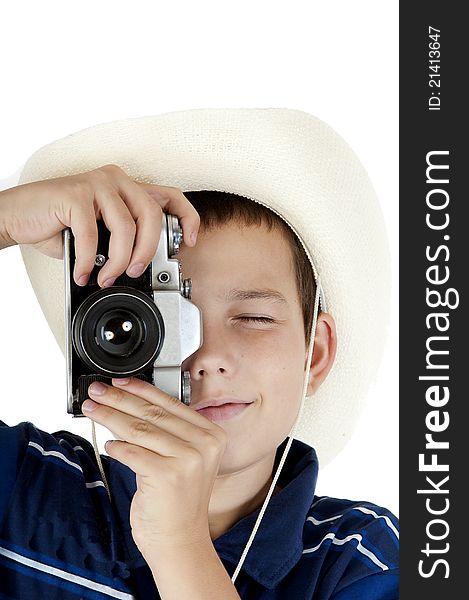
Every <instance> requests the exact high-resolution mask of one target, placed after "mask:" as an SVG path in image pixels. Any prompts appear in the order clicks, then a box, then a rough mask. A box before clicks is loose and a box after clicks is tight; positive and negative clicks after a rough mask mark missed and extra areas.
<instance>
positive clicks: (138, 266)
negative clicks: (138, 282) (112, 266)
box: [127, 263, 145, 277]
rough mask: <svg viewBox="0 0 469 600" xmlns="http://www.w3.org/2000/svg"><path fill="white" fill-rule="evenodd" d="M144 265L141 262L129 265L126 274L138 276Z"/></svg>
mask: <svg viewBox="0 0 469 600" xmlns="http://www.w3.org/2000/svg"><path fill="white" fill-rule="evenodd" d="M144 266H145V265H144V264H143V263H137V264H135V265H132V266H131V267H129V269H128V271H127V274H128V275H132V277H138V276H139V275H141V274H142V273H143V268H144Z"/></svg>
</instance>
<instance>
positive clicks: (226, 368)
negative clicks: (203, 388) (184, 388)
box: [181, 324, 234, 381]
mask: <svg viewBox="0 0 469 600" xmlns="http://www.w3.org/2000/svg"><path fill="white" fill-rule="evenodd" d="M233 368H234V356H233V355H232V353H231V350H230V344H229V343H228V340H227V339H226V338H225V337H224V336H223V335H222V334H221V333H220V331H219V330H217V331H216V330H215V328H214V327H212V328H210V327H206V326H205V324H204V330H203V343H202V346H201V347H200V348H199V349H198V350H197V351H196V352H194V353H193V354H191V356H189V357H188V358H187V359H186V360H185V361H184V362H183V363H182V365H181V369H182V370H183V371H189V372H190V376H191V380H192V381H200V380H202V379H203V378H206V377H207V376H215V375H222V376H226V375H228V374H230V373H231V372H232V371H233Z"/></svg>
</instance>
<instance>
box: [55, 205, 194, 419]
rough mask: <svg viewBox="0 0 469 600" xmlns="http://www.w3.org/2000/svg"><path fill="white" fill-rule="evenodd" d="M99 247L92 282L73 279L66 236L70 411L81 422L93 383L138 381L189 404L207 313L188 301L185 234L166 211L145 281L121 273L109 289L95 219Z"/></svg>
mask: <svg viewBox="0 0 469 600" xmlns="http://www.w3.org/2000/svg"><path fill="white" fill-rule="evenodd" d="M97 226H98V248H97V254H96V260H95V266H94V268H93V270H92V272H91V274H90V277H89V280H88V283H87V284H86V285H85V286H79V285H77V284H76V283H75V281H74V280H73V268H74V265H75V244H74V236H73V233H72V231H71V229H70V228H68V229H65V230H64V232H63V243H64V270H65V350H66V354H65V357H66V368H67V412H68V413H70V414H72V415H73V416H75V417H78V416H83V413H82V411H81V405H82V404H83V402H84V400H86V398H88V386H89V385H90V384H91V383H92V382H93V381H103V382H105V383H108V384H110V383H111V379H112V378H113V377H114V378H116V377H139V378H141V379H144V380H145V381H148V382H151V383H152V384H153V385H155V386H156V387H158V388H160V389H161V390H162V391H164V392H166V393H167V394H169V395H171V396H174V397H176V398H178V399H179V400H181V402H184V404H186V405H189V404H190V395H191V389H190V374H189V372H188V371H184V372H183V373H181V364H182V362H183V361H184V360H185V359H186V358H187V357H188V356H190V355H191V354H193V353H194V352H195V351H196V350H198V348H200V346H201V345H202V331H203V328H202V313H201V311H200V309H199V308H198V307H197V306H196V305H195V304H193V303H192V302H190V298H191V290H192V282H191V280H190V279H185V280H183V279H182V273H181V270H182V268H181V263H180V261H179V260H178V259H177V258H175V256H176V255H177V253H178V252H179V246H180V243H181V240H182V229H181V227H180V224H179V220H178V218H177V217H175V216H174V215H170V214H167V213H163V216H162V227H161V235H160V240H159V244H158V248H157V251H156V254H155V256H154V257H153V259H152V261H151V263H150V264H149V266H148V267H147V269H146V270H145V271H144V272H143V273H142V275H141V276H140V277H135V278H134V277H128V275H126V273H123V274H122V275H120V276H119V277H118V278H117V279H116V281H115V282H114V284H113V285H112V286H111V287H109V288H100V287H99V285H98V283H97V280H98V274H99V270H100V269H101V267H102V266H103V265H104V263H105V262H106V260H107V258H108V250H109V238H110V232H109V231H108V229H107V228H106V226H105V224H104V222H103V221H101V220H100V221H97Z"/></svg>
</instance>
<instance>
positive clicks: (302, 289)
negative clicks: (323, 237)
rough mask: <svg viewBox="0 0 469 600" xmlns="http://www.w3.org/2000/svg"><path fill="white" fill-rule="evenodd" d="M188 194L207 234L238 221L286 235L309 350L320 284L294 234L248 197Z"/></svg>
mask: <svg viewBox="0 0 469 600" xmlns="http://www.w3.org/2000/svg"><path fill="white" fill-rule="evenodd" d="M184 195H185V196H186V198H187V199H188V200H189V202H190V203H191V204H192V205H193V206H194V208H195V209H196V211H197V212H198V213H199V215H200V221H201V227H203V228H204V229H206V230H207V231H210V230H212V229H214V228H216V227H220V226H222V225H223V224H225V223H229V222H230V221H234V222H235V223H240V224H244V225H246V226H248V227H249V226H257V227H260V226H261V225H262V224H263V225H265V226H266V227H267V230H268V231H272V228H276V229H277V230H279V231H280V232H281V233H282V235H283V237H284V239H285V240H286V241H287V243H288V245H289V247H290V249H291V255H292V261H293V267H294V271H295V278H296V283H297V292H298V300H299V303H300V306H301V310H302V312H303V325H304V329H305V342H306V346H307V347H309V343H310V332H311V326H312V323H313V309H314V296H315V292H316V285H315V282H314V275H313V269H312V267H311V263H310V262H309V259H308V257H307V255H306V253H305V251H304V248H303V246H302V244H301V242H300V240H299V239H298V237H297V235H296V234H295V233H294V231H293V230H292V229H291V228H290V227H289V226H288V225H287V224H286V222H285V221H284V220H283V219H281V218H280V217H279V216H278V215H276V214H275V213H274V212H273V211H271V210H270V209H269V208H267V207H265V206H263V205H262V204H259V203H258V202H254V201H252V200H250V199H249V198H245V197H244V196H239V195H237V194H232V193H230V192H218V191H213V190H202V191H196V192H184Z"/></svg>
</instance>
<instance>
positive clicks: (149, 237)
mask: <svg viewBox="0 0 469 600" xmlns="http://www.w3.org/2000/svg"><path fill="white" fill-rule="evenodd" d="M119 193H120V194H121V196H122V197H123V199H124V202H125V203H126V205H127V208H128V209H129V212H130V214H131V215H132V217H133V219H134V220H135V224H136V234H135V244H134V248H133V251H132V255H131V257H130V265H129V267H128V269H127V275H130V276H131V277H139V276H140V275H141V274H142V273H143V271H144V270H145V269H146V268H147V267H148V265H149V264H150V262H151V261H152V259H153V257H154V256H155V254H156V250H157V248H158V244H159V241H160V235H161V226H162V217H163V210H162V208H161V206H160V205H159V204H158V202H155V200H154V198H152V197H151V196H150V195H149V194H148V193H147V192H146V191H145V190H144V189H142V188H141V187H140V186H139V185H137V184H136V183H134V182H133V181H132V180H131V179H127V178H126V179H124V181H123V182H119ZM138 265H140V268H139V269H134V270H133V269H132V268H133V267H137V266H138Z"/></svg>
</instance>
